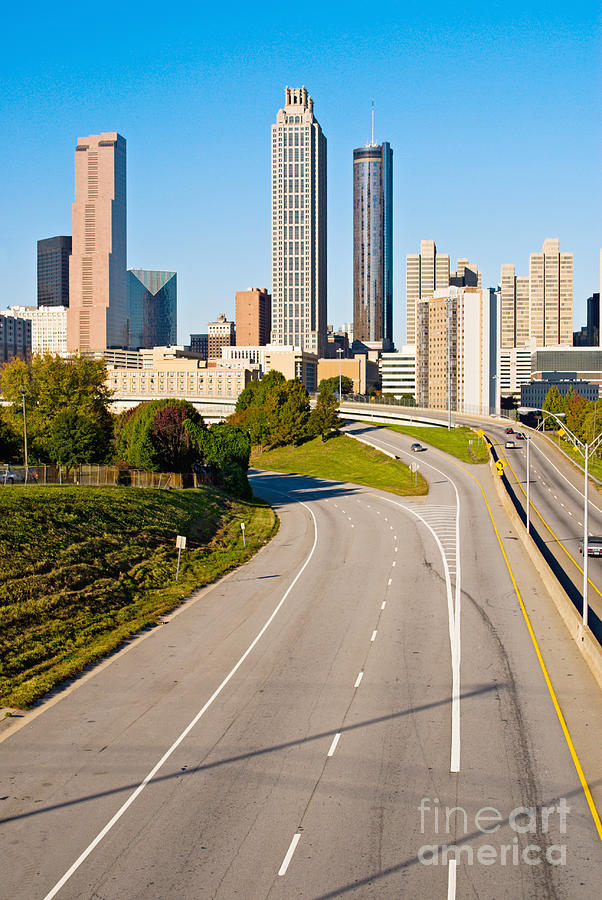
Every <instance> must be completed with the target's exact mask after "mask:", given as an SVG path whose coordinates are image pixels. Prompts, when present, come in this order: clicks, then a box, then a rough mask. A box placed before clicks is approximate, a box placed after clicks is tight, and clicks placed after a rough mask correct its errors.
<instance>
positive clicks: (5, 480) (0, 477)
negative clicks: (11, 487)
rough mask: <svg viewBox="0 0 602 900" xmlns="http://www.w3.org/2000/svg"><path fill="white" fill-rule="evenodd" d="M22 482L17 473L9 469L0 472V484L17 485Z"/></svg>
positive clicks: (22, 479)
mask: <svg viewBox="0 0 602 900" xmlns="http://www.w3.org/2000/svg"><path fill="white" fill-rule="evenodd" d="M22 481H25V478H24V477H23V475H19V473H18V472H12V471H11V470H10V469H5V470H4V471H3V472H0V484H17V483H19V482H22Z"/></svg>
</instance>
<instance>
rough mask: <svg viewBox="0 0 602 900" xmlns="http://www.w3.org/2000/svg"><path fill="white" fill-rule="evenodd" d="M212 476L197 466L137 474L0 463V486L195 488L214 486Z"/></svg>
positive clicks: (108, 468)
mask: <svg viewBox="0 0 602 900" xmlns="http://www.w3.org/2000/svg"><path fill="white" fill-rule="evenodd" d="M215 483H216V477H215V474H214V473H211V472H209V471H205V470H203V469H202V468H200V467H199V470H198V471H197V472H189V473H186V474H181V473H179V472H141V471H139V470H137V469H125V468H120V467H119V466H99V465H92V464H89V463H82V464H81V465H77V466H71V467H70V468H66V467H65V466H27V467H25V466H13V465H10V464H6V463H4V464H0V487H3V486H6V487H8V486H10V485H15V484H79V485H88V486H90V485H91V486H95V485H96V486H107V485H115V484H121V485H128V486H130V487H137V488H154V489H157V490H167V489H170V488H171V489H182V488H193V487H199V486H200V485H202V484H215Z"/></svg>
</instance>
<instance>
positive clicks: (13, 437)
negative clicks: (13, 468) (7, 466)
mask: <svg viewBox="0 0 602 900" xmlns="http://www.w3.org/2000/svg"><path fill="white" fill-rule="evenodd" d="M19 449H20V441H19V435H18V434H17V432H16V431H15V429H14V427H11V426H10V425H9V423H8V422H7V421H6V418H5V416H4V414H3V411H2V410H1V409H0V462H2V463H10V462H15V460H17V459H18V458H19Z"/></svg>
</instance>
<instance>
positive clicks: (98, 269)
mask: <svg viewBox="0 0 602 900" xmlns="http://www.w3.org/2000/svg"><path fill="white" fill-rule="evenodd" d="M127 307H128V293H127V272H126V143H125V138H123V137H121V135H120V134H117V133H116V132H103V133H102V134H90V135H88V137H83V138H78V141H77V147H76V148H75V202H74V204H73V247H72V253H71V261H70V268H69V312H68V313H67V349H68V350H69V351H70V352H76V351H78V350H103V349H105V348H107V347H115V348H119V347H127V345H128V344H127V340H128V328H127V318H128V316H127V313H128V309H127Z"/></svg>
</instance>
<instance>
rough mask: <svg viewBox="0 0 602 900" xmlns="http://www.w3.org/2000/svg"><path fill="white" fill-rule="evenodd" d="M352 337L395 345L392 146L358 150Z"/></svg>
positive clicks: (354, 164) (354, 179) (371, 146)
mask: <svg viewBox="0 0 602 900" xmlns="http://www.w3.org/2000/svg"><path fill="white" fill-rule="evenodd" d="M353 336H354V339H355V340H356V341H370V342H376V341H385V342H386V343H388V344H390V345H392V344H393V151H392V149H391V147H390V145H389V144H388V143H386V142H384V143H383V144H366V146H365V147H360V148H358V149H357V150H354V151H353Z"/></svg>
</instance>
